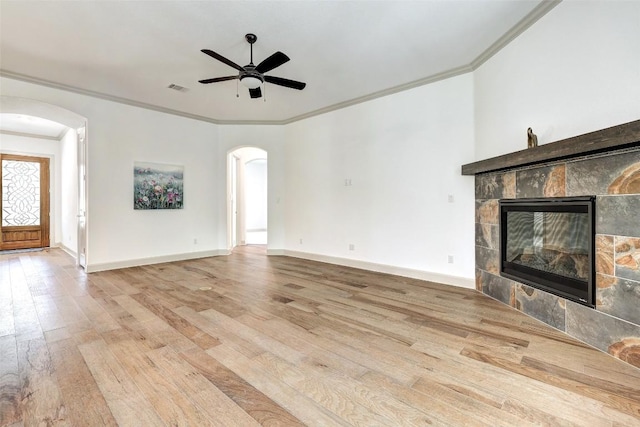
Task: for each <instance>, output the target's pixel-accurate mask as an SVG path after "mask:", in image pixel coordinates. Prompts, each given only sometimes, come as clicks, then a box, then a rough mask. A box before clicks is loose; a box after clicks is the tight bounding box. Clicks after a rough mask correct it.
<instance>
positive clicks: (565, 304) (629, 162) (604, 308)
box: [475, 149, 640, 368]
mask: <svg viewBox="0 0 640 427" xmlns="http://www.w3.org/2000/svg"><path fill="white" fill-rule="evenodd" d="M591 195H595V196H596V254H595V257H596V308H595V309H592V308H588V307H585V306H582V305H580V304H576V303H574V302H572V301H568V300H565V299H564V298H561V297H558V296H555V295H553V294H550V293H547V292H545V291H541V290H538V289H535V288H532V287H530V286H527V285H525V284H523V283H520V282H517V281H514V280H511V279H507V278H504V277H501V276H500V271H499V270H500V254H499V251H500V246H499V235H500V231H499V212H498V200H499V199H501V198H504V199H512V198H532V197H536V198H543V197H573V196H591ZM475 198H476V212H475V218H476V228H475V230H476V235H475V243H476V248H475V253H476V289H477V290H479V291H481V292H483V293H485V294H487V295H489V296H491V297H493V298H495V299H497V300H499V301H501V302H503V303H505V304H508V305H510V306H512V307H514V308H516V309H517V310H520V311H522V312H523V313H525V314H527V315H529V316H531V317H534V318H536V319H538V320H541V321H543V322H544V323H546V324H548V325H551V326H553V327H554V328H557V329H559V330H561V331H563V332H565V333H567V334H568V335H570V336H572V337H575V338H577V339H579V340H581V341H584V342H586V343H588V344H590V345H592V346H594V347H596V348H598V349H600V350H602V351H605V352H607V353H609V354H611V355H612V356H614V357H617V358H619V359H621V360H623V361H625V362H626V363H629V364H631V365H633V366H636V367H638V368H640V149H634V150H630V151H619V152H611V153H608V154H606V155H602V154H601V155H593V156H587V157H584V158H580V159H571V160H566V161H558V162H554V163H548V164H545V165H539V166H532V167H523V168H514V169H511V170H508V171H500V172H489V173H483V174H478V175H476V178H475Z"/></svg>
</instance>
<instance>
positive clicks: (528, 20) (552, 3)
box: [469, 0, 562, 70]
mask: <svg viewBox="0 0 640 427" xmlns="http://www.w3.org/2000/svg"><path fill="white" fill-rule="evenodd" d="M561 2H562V0H544V1H543V2H541V3H540V4H539V5H537V6H536V7H535V8H534V9H533V10H532V11H531V12H529V13H528V14H527V16H525V17H524V18H522V19H521V20H520V22H518V23H517V24H516V25H514V26H513V27H511V29H510V30H509V31H507V32H506V33H504V35H503V36H502V37H500V38H499V39H498V40H496V41H495V43H493V44H492V45H491V46H489V47H488V48H487V50H485V51H484V52H482V53H481V54H480V55H478V57H477V58H476V59H474V60H473V61H471V64H469V65H470V66H471V69H473V70H475V69H477V68H478V67H480V66H481V65H482V64H484V63H485V62H487V61H488V60H489V59H490V58H491V57H492V56H493V55H495V54H496V53H498V52H500V51H501V50H502V49H503V48H504V47H505V46H507V45H508V44H509V43H511V42H512V41H513V40H515V38H516V37H518V36H519V35H520V34H522V33H524V32H525V31H526V30H527V29H528V28H529V27H531V26H532V25H533V24H535V23H536V22H538V20H539V19H540V18H542V17H543V16H544V15H546V14H547V13H549V11H551V9H553V8H554V7H556V6H557V5H559V4H560V3H561Z"/></svg>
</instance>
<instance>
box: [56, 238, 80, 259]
mask: <svg viewBox="0 0 640 427" xmlns="http://www.w3.org/2000/svg"><path fill="white" fill-rule="evenodd" d="M56 246H57V247H58V248H60V249H62V250H63V251H65V252H66V253H68V254H69V255H71V256H72V257H74V258H77V257H78V254H77V252H76V251H74V250H72V249H71V248H69V247H67V246H65V245H64V244H62V243H60V242H58V243H56Z"/></svg>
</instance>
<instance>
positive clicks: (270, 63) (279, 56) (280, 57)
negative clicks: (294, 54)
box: [256, 52, 289, 73]
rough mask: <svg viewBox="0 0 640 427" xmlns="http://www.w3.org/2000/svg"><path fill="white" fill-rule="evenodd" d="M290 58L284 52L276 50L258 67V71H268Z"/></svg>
mask: <svg viewBox="0 0 640 427" xmlns="http://www.w3.org/2000/svg"><path fill="white" fill-rule="evenodd" d="M288 60H289V57H288V56H287V55H285V54H284V53H282V52H276V53H274V54H273V55H271V56H270V57H268V58H267V59H265V60H264V61H262V62H261V63H259V64H258V66H257V67H256V71H257V72H259V73H266V72H267V71H271V70H273V69H274V68H276V67H279V66H281V65H282V64H284V63H285V62H287V61H288Z"/></svg>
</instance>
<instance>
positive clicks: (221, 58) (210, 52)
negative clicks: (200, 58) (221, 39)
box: [200, 49, 244, 71]
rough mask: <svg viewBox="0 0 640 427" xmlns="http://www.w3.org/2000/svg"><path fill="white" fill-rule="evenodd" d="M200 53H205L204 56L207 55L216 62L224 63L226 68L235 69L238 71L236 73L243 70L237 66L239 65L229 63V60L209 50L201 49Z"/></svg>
mask: <svg viewBox="0 0 640 427" xmlns="http://www.w3.org/2000/svg"><path fill="white" fill-rule="evenodd" d="M200 52H202V53H206V54H207V55H209V56H210V57H212V58H214V59H217V60H218V61H220V62H224V63H225V64H227V65H228V66H230V67H233V68H235V69H236V70H238V71H243V70H244V69H243V68H242V67H241V66H239V65H238V64H236V63H235V62H233V61H231V60H229V59H227V58H225V57H224V56H222V55H220V54H219V53H215V52H214V51H212V50H209V49H202V50H201V51H200Z"/></svg>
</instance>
